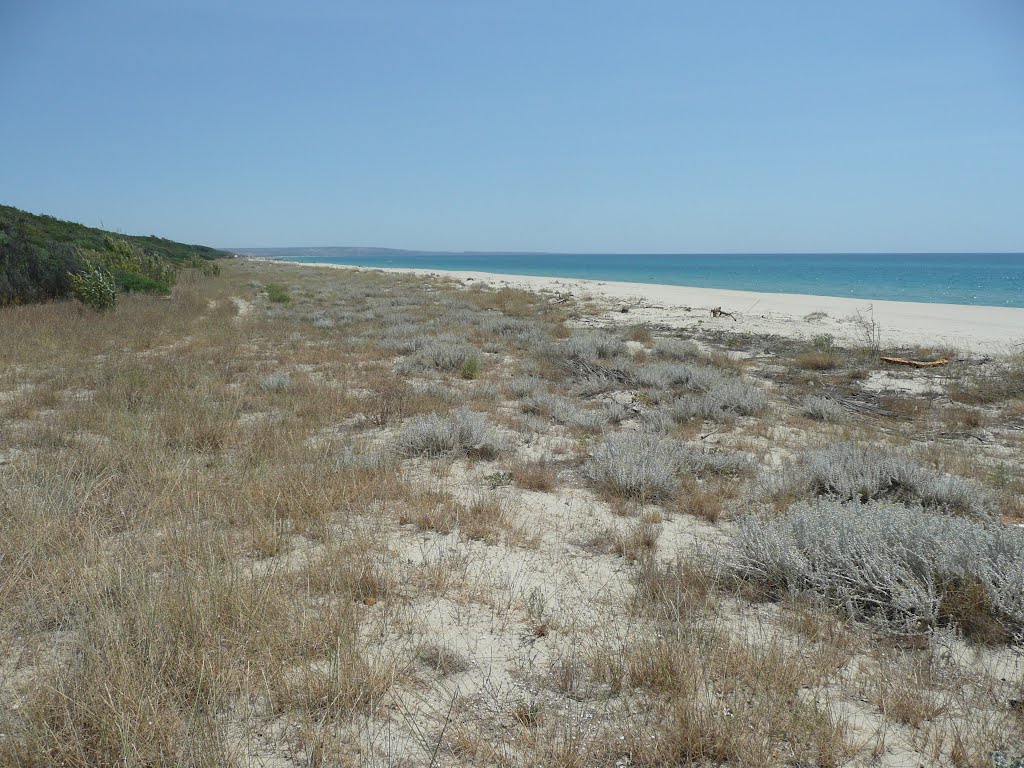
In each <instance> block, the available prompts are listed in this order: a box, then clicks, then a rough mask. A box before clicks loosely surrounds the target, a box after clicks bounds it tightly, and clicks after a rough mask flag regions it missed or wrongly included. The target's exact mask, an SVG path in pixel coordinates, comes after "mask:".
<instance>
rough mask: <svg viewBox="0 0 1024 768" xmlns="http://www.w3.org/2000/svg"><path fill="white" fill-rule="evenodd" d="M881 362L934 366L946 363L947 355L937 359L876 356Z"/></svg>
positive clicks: (915, 366)
mask: <svg viewBox="0 0 1024 768" xmlns="http://www.w3.org/2000/svg"><path fill="white" fill-rule="evenodd" d="M878 359H879V360H881V361H882V362H883V363H892V364H893V365H909V366H910V367H912V368H934V367H935V366H937V365H948V364H949V358H948V357H940V358H939V359H938V360H907V359H906V358H903V357H880V358H878Z"/></svg>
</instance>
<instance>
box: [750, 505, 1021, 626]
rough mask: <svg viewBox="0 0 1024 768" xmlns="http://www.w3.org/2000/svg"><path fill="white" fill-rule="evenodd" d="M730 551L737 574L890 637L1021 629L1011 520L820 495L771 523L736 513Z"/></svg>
mask: <svg viewBox="0 0 1024 768" xmlns="http://www.w3.org/2000/svg"><path fill="white" fill-rule="evenodd" d="M731 548H732V555H731V561H730V563H731V569H732V570H733V572H734V573H736V574H737V575H738V576H739V577H740V578H742V579H746V580H750V581H753V582H756V583H758V584H759V585H761V586H762V587H765V588H767V589H769V590H770V591H771V592H772V593H773V594H776V595H779V596H781V595H784V594H787V593H789V592H809V593H813V594H815V595H817V596H818V597H819V598H821V599H822V600H824V601H826V602H827V603H828V604H829V605H832V606H834V607H836V608H838V609H841V610H844V611H846V612H847V613H848V614H849V615H850V616H851V618H855V619H863V620H867V621H870V622H873V623H875V624H877V625H880V626H882V627H884V628H886V629H887V630H889V631H892V632H895V633H898V634H917V633H921V632H925V631H927V630H929V629H931V628H934V627H936V626H940V625H941V624H943V623H956V624H958V625H959V626H960V627H961V628H962V629H966V630H968V631H974V632H975V633H977V632H979V631H981V630H982V629H984V630H985V636H986V637H987V638H991V637H992V636H993V630H994V629H998V628H1001V629H1002V630H1003V631H1002V632H1001V633H998V632H997V633H996V634H997V635H998V634H1001V635H1002V636H1003V639H1008V638H1009V637H1010V636H1012V635H1017V636H1020V633H1021V632H1022V630H1024V565H1022V564H1024V531H1021V530H1020V529H1018V528H1015V527H1012V526H1005V525H1001V524H999V523H997V522H988V523H978V522H975V521H972V520H966V519H964V518H958V517H949V516H946V515H936V514H931V513H929V512H927V511H926V510H924V509H922V508H920V507H906V506H903V505H899V504H892V503H886V502H880V503H870V504H856V503H850V502H846V503H842V502H838V501H830V500H824V499H820V500H817V501H814V502H810V503H802V504H799V505H797V506H795V507H793V508H792V509H790V511H789V512H788V513H787V514H786V515H785V516H784V517H782V518H780V519H777V520H771V521H762V520H759V519H757V518H755V517H748V518H744V519H742V520H741V521H740V522H739V527H738V528H737V530H736V532H735V534H734V535H733V538H732V541H731ZM972 589H975V590H976V594H975V596H974V599H973V600H971V601H970V602H969V610H965V609H964V601H963V600H962V597H963V595H964V594H965V591H970V590H972Z"/></svg>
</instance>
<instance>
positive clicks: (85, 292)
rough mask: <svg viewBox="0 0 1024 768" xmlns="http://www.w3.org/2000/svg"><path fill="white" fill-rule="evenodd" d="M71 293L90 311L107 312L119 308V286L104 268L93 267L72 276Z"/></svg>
mask: <svg viewBox="0 0 1024 768" xmlns="http://www.w3.org/2000/svg"><path fill="white" fill-rule="evenodd" d="M70 277H71V293H72V295H73V296H74V297H75V298H76V299H78V300H79V301H80V302H82V303H83V304H84V305H85V306H87V307H89V308H90V309H94V310H96V311H97V312H106V311H108V310H111V309H113V308H114V307H115V306H117V284H116V283H115V282H114V278H113V277H112V276H111V275H110V273H109V272H107V271H106V270H105V269H103V267H99V266H91V267H90V268H89V269H88V270H87V271H85V272H83V273H81V274H77V275H71V276H70Z"/></svg>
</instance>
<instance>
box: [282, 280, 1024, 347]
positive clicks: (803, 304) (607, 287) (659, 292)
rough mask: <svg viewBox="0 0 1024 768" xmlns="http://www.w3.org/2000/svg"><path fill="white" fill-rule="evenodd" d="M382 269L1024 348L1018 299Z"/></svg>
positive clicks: (920, 340) (649, 313) (801, 329)
mask: <svg viewBox="0 0 1024 768" xmlns="http://www.w3.org/2000/svg"><path fill="white" fill-rule="evenodd" d="M276 263H279V264H294V263H295V262H276ZM307 266H309V264H307ZM314 266H324V267H330V268H334V269H356V270H360V271H366V270H371V271H372V270H373V269H377V268H370V267H356V266H348V265H341V264H315V265H314ZM379 271H383V272H403V273H407V274H419V275H434V276H438V277H448V278H451V279H453V280H457V281H459V282H461V283H463V284H465V285H472V284H473V283H482V284H486V285H491V286H497V287H509V288H520V289H525V290H530V291H548V292H554V293H559V294H565V295H572V296H574V297H577V298H586V297H593V298H595V299H600V300H604V301H607V302H611V303H617V304H621V305H622V306H623V307H629V312H628V313H622V314H621V322H623V323H629V324H632V323H650V324H653V325H656V326H664V327H666V328H693V327H696V326H699V327H701V328H703V329H715V328H721V329H724V330H731V331H735V332H740V333H754V334H778V335H780V336H788V337H803V338H807V337H813V336H818V335H821V334H830V335H832V336H833V337H834V338H835V339H836V341H839V342H844V343H857V342H860V341H862V340H864V339H865V338H866V335H867V334H868V333H870V324H871V323H872V322H874V323H875V327H876V328H877V329H878V330H879V331H880V333H881V340H882V342H883V344H886V345H890V346H891V345H897V346H904V345H906V346H920V347H924V348H930V349H936V350H938V349H942V350H955V351H958V352H960V353H968V352H974V353H986V354H993V353H1007V352H1015V351H1016V352H1019V351H1022V350H1024V309H1022V308H1018V307H987V306H971V305H964V304H926V303H922V302H910V301H873V300H869V299H850V298H842V297H837V296H810V295H805V294H790V293H758V292H754V291H732V290H723V289H717V288H691V287H686V286H678V285H656V284H648V283H625V282H614V281H606V280H586V279H581V278H568V277H539V276H532V275H505V274H495V273H490V272H469V271H452V270H435V269H402V268H384V269H380V270H379ZM715 307H721V308H722V309H723V310H724V311H726V312H729V313H732V314H733V315H734V318H735V319H733V318H730V317H718V318H715V317H712V316H711V312H710V310H711V309H712V308H715Z"/></svg>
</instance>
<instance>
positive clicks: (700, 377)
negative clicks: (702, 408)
mask: <svg viewBox="0 0 1024 768" xmlns="http://www.w3.org/2000/svg"><path fill="white" fill-rule="evenodd" d="M632 374H633V378H634V380H635V381H636V383H637V384H639V385H640V386H644V387H654V388H656V389H672V388H674V387H683V388H686V389H690V390H694V391H697V392H707V391H709V390H712V389H717V388H718V387H721V386H725V385H727V384H728V383H730V382H732V381H734V380H735V377H732V376H727V375H726V374H723V373H722V372H721V371H719V370H717V369H715V368H711V367H709V366H706V365H693V364H690V363H662V362H655V363H648V364H647V365H642V366H638V367H637V368H635V369H633V371H632Z"/></svg>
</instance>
